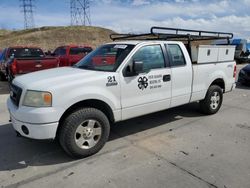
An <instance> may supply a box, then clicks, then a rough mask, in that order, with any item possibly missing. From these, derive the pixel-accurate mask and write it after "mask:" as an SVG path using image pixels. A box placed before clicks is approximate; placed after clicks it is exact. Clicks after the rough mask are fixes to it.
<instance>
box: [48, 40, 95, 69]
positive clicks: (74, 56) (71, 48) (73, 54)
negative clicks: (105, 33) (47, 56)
mask: <svg viewBox="0 0 250 188" xmlns="http://www.w3.org/2000/svg"><path fill="white" fill-rule="evenodd" d="M92 50H93V49H92V48H91V47H90V46H78V45H67V46H60V47H58V48H56V49H55V51H54V52H53V53H52V55H53V56H56V57H58V58H59V60H60V65H59V66H60V67H63V66H72V65H74V64H76V63H77V62H78V61H80V60H81V59H82V58H83V57H84V56H86V55H87V54H88V53H90V52H91V51H92Z"/></svg>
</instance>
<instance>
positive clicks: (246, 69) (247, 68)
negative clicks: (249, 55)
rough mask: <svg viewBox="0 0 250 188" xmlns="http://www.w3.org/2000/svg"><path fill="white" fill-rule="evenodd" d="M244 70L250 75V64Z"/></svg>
mask: <svg viewBox="0 0 250 188" xmlns="http://www.w3.org/2000/svg"><path fill="white" fill-rule="evenodd" d="M243 70H244V71H246V72H248V73H249V72H250V64H248V65H247V66H245V67H244V68H243Z"/></svg>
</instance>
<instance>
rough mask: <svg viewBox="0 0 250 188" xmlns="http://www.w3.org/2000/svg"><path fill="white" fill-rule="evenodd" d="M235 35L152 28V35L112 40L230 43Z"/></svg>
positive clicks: (125, 35)
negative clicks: (214, 41)
mask: <svg viewBox="0 0 250 188" xmlns="http://www.w3.org/2000/svg"><path fill="white" fill-rule="evenodd" d="M232 38H233V33H225V32H213V31H201V30H190V29H180V28H167V27H152V28H151V29H150V33H144V34H111V35H110V39H111V40H113V41H116V40H178V41H184V42H185V41H186V42H188V43H190V42H192V41H200V40H218V39H226V40H227V41H228V43H229V42H230V39H232Z"/></svg>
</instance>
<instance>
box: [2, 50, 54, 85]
mask: <svg viewBox="0 0 250 188" xmlns="http://www.w3.org/2000/svg"><path fill="white" fill-rule="evenodd" d="M58 66H59V60H58V59H57V58H55V57H46V56H45V54H44V53H43V51H42V50H41V49H40V48H36V47H24V46H16V47H10V48H6V49H5V50H4V51H3V55H2V58H1V61H0V74H1V75H2V79H6V78H8V80H9V81H11V80H13V79H14V77H15V76H17V75H21V74H26V73H30V72H35V71H39V70H44V69H49V68H55V67H58Z"/></svg>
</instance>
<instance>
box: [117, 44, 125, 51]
mask: <svg viewBox="0 0 250 188" xmlns="http://www.w3.org/2000/svg"><path fill="white" fill-rule="evenodd" d="M127 47H128V45H124V44H117V45H115V46H114V48H119V49H123V50H124V49H126V48H127Z"/></svg>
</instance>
